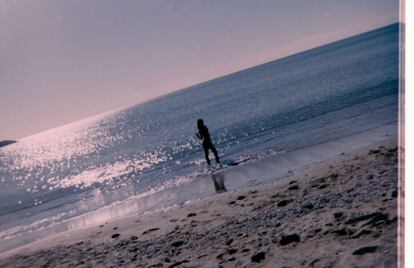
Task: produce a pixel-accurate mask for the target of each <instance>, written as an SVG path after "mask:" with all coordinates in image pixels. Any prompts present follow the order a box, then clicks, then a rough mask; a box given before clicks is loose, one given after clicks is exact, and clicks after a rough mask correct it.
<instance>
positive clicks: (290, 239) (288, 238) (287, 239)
mask: <svg viewBox="0 0 414 268" xmlns="http://www.w3.org/2000/svg"><path fill="white" fill-rule="evenodd" d="M293 242H300V237H299V235H297V234H291V235H286V236H282V239H280V241H279V244H280V245H282V246H285V245H288V244H290V243H293Z"/></svg>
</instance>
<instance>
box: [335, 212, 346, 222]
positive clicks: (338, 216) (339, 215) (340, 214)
mask: <svg viewBox="0 0 414 268" xmlns="http://www.w3.org/2000/svg"><path fill="white" fill-rule="evenodd" d="M333 216H334V219H335V221H341V220H343V219H344V218H345V215H344V213H343V212H342V211H336V212H334V214H333Z"/></svg>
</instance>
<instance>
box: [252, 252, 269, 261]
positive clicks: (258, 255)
mask: <svg viewBox="0 0 414 268" xmlns="http://www.w3.org/2000/svg"><path fill="white" fill-rule="evenodd" d="M265 258H266V253H264V252H263V251H260V252H258V253H256V254H254V255H253V256H252V257H251V260H252V262H261V261H263V260H264V259H265Z"/></svg>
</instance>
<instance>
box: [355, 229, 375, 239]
mask: <svg viewBox="0 0 414 268" xmlns="http://www.w3.org/2000/svg"><path fill="white" fill-rule="evenodd" d="M372 232H373V231H372V230H370V229H361V230H359V231H358V232H357V233H356V234H354V235H353V236H352V237H351V238H359V237H361V236H364V235H369V234H372Z"/></svg>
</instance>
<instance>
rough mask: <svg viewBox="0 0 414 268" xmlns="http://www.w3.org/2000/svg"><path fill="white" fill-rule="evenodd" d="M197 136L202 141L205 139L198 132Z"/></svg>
mask: <svg viewBox="0 0 414 268" xmlns="http://www.w3.org/2000/svg"><path fill="white" fill-rule="evenodd" d="M196 136H197V138H199V139H200V140H202V139H203V137H202V136H201V135H200V133H199V132H198V133H196Z"/></svg>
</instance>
